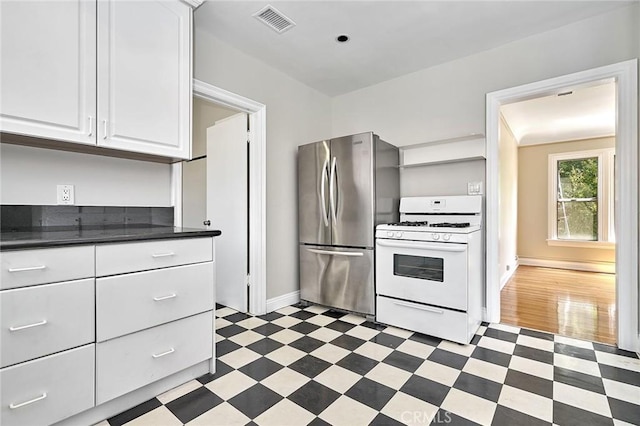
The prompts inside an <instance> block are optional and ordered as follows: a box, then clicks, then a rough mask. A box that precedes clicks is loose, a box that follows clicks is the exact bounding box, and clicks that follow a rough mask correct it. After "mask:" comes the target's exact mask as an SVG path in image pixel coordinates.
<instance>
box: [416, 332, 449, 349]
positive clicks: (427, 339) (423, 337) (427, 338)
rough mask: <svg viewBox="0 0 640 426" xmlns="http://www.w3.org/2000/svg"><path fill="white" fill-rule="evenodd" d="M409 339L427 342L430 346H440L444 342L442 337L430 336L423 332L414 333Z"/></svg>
mask: <svg viewBox="0 0 640 426" xmlns="http://www.w3.org/2000/svg"><path fill="white" fill-rule="evenodd" d="M409 340H415V341H416V342H420V343H425V344H427V345H430V346H438V345H439V344H440V343H441V342H442V339H440V338H438V337H433V336H428V335H426V334H422V333H413V334H412V335H411V337H409Z"/></svg>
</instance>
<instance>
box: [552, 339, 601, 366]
mask: <svg viewBox="0 0 640 426" xmlns="http://www.w3.org/2000/svg"><path fill="white" fill-rule="evenodd" d="M553 346H554V347H553V351H554V352H555V353H557V354H563V355H567V356H570V357H574V358H581V359H586V360H587V361H596V362H597V360H596V353H595V351H593V350H591V349H585V348H579V347H577V346H571V345H565V344H564V343H555V344H554V345H553Z"/></svg>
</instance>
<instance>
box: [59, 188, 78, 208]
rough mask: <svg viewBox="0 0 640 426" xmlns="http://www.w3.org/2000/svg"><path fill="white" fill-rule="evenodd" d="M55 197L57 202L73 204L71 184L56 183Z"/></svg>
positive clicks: (73, 197) (73, 196)
mask: <svg viewBox="0 0 640 426" xmlns="http://www.w3.org/2000/svg"><path fill="white" fill-rule="evenodd" d="M56 198H57V200H58V204H66V205H73V204H75V194H74V188H73V185H57V191H56Z"/></svg>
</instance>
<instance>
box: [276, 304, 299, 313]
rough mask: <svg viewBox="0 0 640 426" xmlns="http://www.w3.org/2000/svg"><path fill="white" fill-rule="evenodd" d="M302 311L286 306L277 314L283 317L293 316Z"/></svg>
mask: <svg viewBox="0 0 640 426" xmlns="http://www.w3.org/2000/svg"><path fill="white" fill-rule="evenodd" d="M299 310H300V309H298V308H294V307H293V306H285V307H284V308H280V309H278V310H276V312H277V313H279V314H282V315H291V314H293V313H296V312H298V311H299Z"/></svg>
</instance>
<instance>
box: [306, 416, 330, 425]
mask: <svg viewBox="0 0 640 426" xmlns="http://www.w3.org/2000/svg"><path fill="white" fill-rule="evenodd" d="M307 426H332V425H331V423H327V422H325V421H324V420H322V419H321V418H320V417H316V418H315V419H313V420H311V423H309V424H308V425H307Z"/></svg>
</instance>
